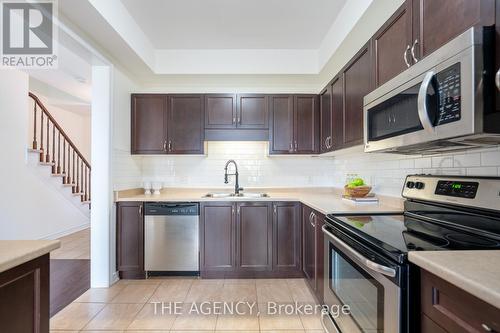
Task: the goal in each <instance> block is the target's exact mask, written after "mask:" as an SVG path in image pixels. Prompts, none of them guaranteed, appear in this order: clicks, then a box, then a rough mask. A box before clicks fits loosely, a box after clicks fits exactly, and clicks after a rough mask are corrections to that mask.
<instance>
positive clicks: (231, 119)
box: [205, 94, 236, 128]
mask: <svg viewBox="0 0 500 333" xmlns="http://www.w3.org/2000/svg"><path fill="white" fill-rule="evenodd" d="M205 128H236V95H234V94H210V95H205Z"/></svg>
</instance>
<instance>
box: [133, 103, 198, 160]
mask: <svg viewBox="0 0 500 333" xmlns="http://www.w3.org/2000/svg"><path fill="white" fill-rule="evenodd" d="M203 119H204V104H203V95H188V94H186V95H180V94H179V95H165V94H132V124H131V125H132V148H131V151H132V154H203V150H204V143H203V142H204V129H203V127H204V126H203Z"/></svg>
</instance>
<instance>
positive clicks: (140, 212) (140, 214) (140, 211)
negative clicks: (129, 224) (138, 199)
mask: <svg viewBox="0 0 500 333" xmlns="http://www.w3.org/2000/svg"><path fill="white" fill-rule="evenodd" d="M139 216H142V205H140V206H139Z"/></svg>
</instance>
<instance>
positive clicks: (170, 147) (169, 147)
mask: <svg viewBox="0 0 500 333" xmlns="http://www.w3.org/2000/svg"><path fill="white" fill-rule="evenodd" d="M168 151H172V140H168Z"/></svg>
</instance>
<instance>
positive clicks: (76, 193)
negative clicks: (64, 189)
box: [73, 192, 85, 197]
mask: <svg viewBox="0 0 500 333" xmlns="http://www.w3.org/2000/svg"><path fill="white" fill-rule="evenodd" d="M73 195H74V196H75V197H76V196H79V195H80V196H81V195H85V193H84V192H75V193H73Z"/></svg>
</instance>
